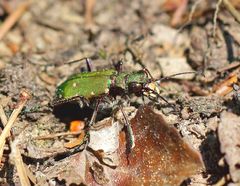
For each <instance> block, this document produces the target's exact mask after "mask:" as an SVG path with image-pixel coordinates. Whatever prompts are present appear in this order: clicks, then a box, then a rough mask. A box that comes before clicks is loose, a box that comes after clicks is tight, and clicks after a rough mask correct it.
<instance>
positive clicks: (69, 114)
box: [53, 103, 93, 123]
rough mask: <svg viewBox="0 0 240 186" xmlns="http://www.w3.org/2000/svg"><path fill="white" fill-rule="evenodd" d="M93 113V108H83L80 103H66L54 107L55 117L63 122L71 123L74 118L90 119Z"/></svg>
mask: <svg viewBox="0 0 240 186" xmlns="http://www.w3.org/2000/svg"><path fill="white" fill-rule="evenodd" d="M92 113H93V109H92V108H90V107H87V106H83V107H82V108H81V107H80V106H79V104H78V103H65V104H62V105H58V106H55V107H54V109H53V114H54V115H55V117H56V118H58V119H59V120H60V121H61V122H63V123H70V122H71V121H73V120H82V121H84V120H89V119H90V118H91V116H92Z"/></svg>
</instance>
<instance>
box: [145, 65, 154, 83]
mask: <svg viewBox="0 0 240 186" xmlns="http://www.w3.org/2000/svg"><path fill="white" fill-rule="evenodd" d="M142 71H143V72H144V73H145V74H146V75H147V77H149V76H150V78H151V80H152V81H154V78H153V76H152V74H151V73H150V72H149V70H148V69H147V68H143V69H142Z"/></svg>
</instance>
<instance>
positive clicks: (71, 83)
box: [56, 70, 116, 100]
mask: <svg viewBox="0 0 240 186" xmlns="http://www.w3.org/2000/svg"><path fill="white" fill-rule="evenodd" d="M115 73H116V71H115V70H104V71H96V72H86V73H79V74H76V75H73V76H71V77H69V78H68V79H67V80H66V81H64V82H63V83H62V84H61V85H59V86H58V88H57V91H56V96H57V99H71V98H74V97H83V98H85V99H88V100H89V99H91V98H94V97H99V96H101V95H103V94H107V93H108V92H109V88H110V86H111V76H112V75H114V74H115Z"/></svg>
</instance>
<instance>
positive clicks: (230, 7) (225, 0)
mask: <svg viewBox="0 0 240 186" xmlns="http://www.w3.org/2000/svg"><path fill="white" fill-rule="evenodd" d="M223 4H224V6H225V7H226V8H227V9H228V11H229V12H230V13H231V14H232V16H233V17H234V18H235V19H236V21H237V22H238V23H240V14H239V11H238V10H236V8H235V7H234V6H233V5H232V3H231V2H230V1H228V0H223Z"/></svg>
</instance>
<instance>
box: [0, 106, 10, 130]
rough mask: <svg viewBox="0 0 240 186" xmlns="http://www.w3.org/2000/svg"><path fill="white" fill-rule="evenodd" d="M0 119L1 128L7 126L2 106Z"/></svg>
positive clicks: (0, 107)
mask: <svg viewBox="0 0 240 186" xmlns="http://www.w3.org/2000/svg"><path fill="white" fill-rule="evenodd" d="M0 119H1V122H2V124H3V126H4V127H5V126H6V125H7V120H8V119H7V116H6V114H5V112H4V110H3V107H2V105H0Z"/></svg>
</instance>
